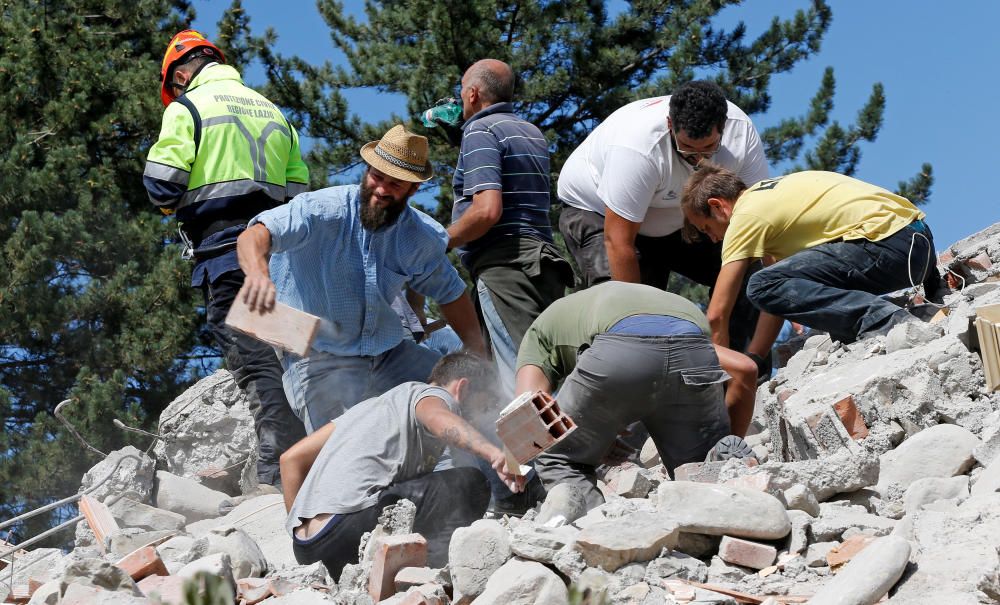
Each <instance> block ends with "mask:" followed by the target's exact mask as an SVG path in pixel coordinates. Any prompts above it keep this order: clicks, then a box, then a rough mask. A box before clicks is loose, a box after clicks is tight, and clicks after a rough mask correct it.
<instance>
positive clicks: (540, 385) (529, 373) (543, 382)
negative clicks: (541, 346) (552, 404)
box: [515, 364, 552, 395]
mask: <svg viewBox="0 0 1000 605" xmlns="http://www.w3.org/2000/svg"><path fill="white" fill-rule="evenodd" d="M515 380H516V382H517V386H516V387H515V392H516V393H517V394H518V395H520V394H521V393H534V392H535V391H544V392H545V393H549V394H551V393H552V383H551V382H549V379H548V377H546V376H545V372H543V371H542V368H540V367H538V366H536V365H531V364H527V365H523V366H521V367H520V368H518V369H517V377H516V378H515Z"/></svg>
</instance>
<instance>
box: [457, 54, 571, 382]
mask: <svg viewBox="0 0 1000 605" xmlns="http://www.w3.org/2000/svg"><path fill="white" fill-rule="evenodd" d="M461 95H462V115H463V117H464V118H465V120H466V122H465V125H464V126H463V128H462V130H463V136H462V148H461V151H460V152H459V156H458V165H457V166H456V168H455V178H454V181H453V183H452V185H453V189H454V192H455V203H454V206H453V209H452V224H451V226H450V227H448V236H449V240H450V246H451V247H452V248H456V249H457V250H458V255H459V258H461V259H462V264H463V265H465V267H466V268H467V269H468V270H469V273H470V275H471V276H472V279H473V281H474V282H475V284H476V288H477V290H478V294H479V303H480V306H481V308H482V315H481V317H482V319H483V322H484V323H485V325H486V328H487V330H488V332H489V335H490V341H491V344H492V348H493V356H494V358H495V359H496V362H497V366H498V370H499V372H500V380H501V384H502V387H503V388H504V389H505V391H506V393H507V394H510V395H513V389H514V370H515V367H514V366H515V363H516V361H517V350H518V348H519V347H520V346H521V339H522V338H524V334H525V332H527V331H528V327H530V326H531V322H532V321H534V320H535V318H536V317H538V315H539V314H540V313H541V312H542V311H543V310H545V308H546V307H548V306H549V304H550V303H552V301H554V300H556V299H558V298H560V297H561V296H562V295H563V293H564V292H565V288H566V286H571V285H572V283H573V281H572V280H573V270H572V268H571V267H570V265H569V263H568V262H567V261H566V260H565V259H563V258H562V257H561V256H560V254H559V251H558V250H557V249H556V248H555V246H554V245H553V243H552V224H551V223H550V222H549V189H550V186H551V184H550V181H549V149H548V142H547V141H546V140H545V136H544V135H542V132H541V131H540V130H539V129H538V128H537V127H536V126H534V125H533V124H530V123H528V122H526V121H524V120H522V119H521V118H519V117H518V116H516V115H514V106H513V105H512V103H511V99H512V98H513V95H514V72H513V71H512V70H511V68H510V66H509V65H507V64H506V63H504V62H503V61H497V60H495V59H483V60H481V61H477V62H476V63H475V64H473V65H472V67H470V68H469V69H468V70H466V72H465V75H464V76H462V93H461Z"/></svg>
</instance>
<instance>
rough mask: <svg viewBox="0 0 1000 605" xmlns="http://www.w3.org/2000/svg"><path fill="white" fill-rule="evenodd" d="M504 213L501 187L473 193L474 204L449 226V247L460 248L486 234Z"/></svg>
mask: <svg viewBox="0 0 1000 605" xmlns="http://www.w3.org/2000/svg"><path fill="white" fill-rule="evenodd" d="M502 213H503V194H502V193H501V192H500V190H499V189H487V190H486V191H480V192H478V193H475V194H473V196H472V204H471V205H470V206H469V208H468V209H467V210H466V211H465V214H463V215H462V216H461V218H459V219H458V220H457V221H455V222H454V223H452V224H451V225H450V226H449V227H448V247H449V248H458V247H459V246H464V245H465V244H467V243H469V242H472V241H475V240H477V239H479V238H481V237H482V236H484V235H486V232H487V231H489V230H490V227H492V226H493V225H495V224H496V223H497V221H499V220H500V215H501V214H502Z"/></svg>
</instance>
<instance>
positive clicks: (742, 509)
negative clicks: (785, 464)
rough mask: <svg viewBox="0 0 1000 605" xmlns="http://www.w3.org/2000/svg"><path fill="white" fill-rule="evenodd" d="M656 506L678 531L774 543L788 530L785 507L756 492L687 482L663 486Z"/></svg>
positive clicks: (658, 494) (786, 533) (789, 526)
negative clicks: (675, 525)
mask: <svg viewBox="0 0 1000 605" xmlns="http://www.w3.org/2000/svg"><path fill="white" fill-rule="evenodd" d="M656 501H657V507H658V509H659V510H660V512H661V513H663V514H664V515H665V516H666V518H667V519H669V520H671V521H673V522H675V523H677V525H678V527H679V528H680V530H681V531H684V532H689V533H703V534H709V535H715V536H723V535H729V536H736V537H741V538H759V539H763V540H776V539H779V538H784V537H785V536H787V535H788V532H789V531H790V530H791V522H790V521H789V520H788V514H787V513H786V512H785V507H784V506H782V505H781V502H779V501H778V500H777V499H776V498H775V497H773V496H771V495H769V494H766V493H762V492H759V491H754V490H749V489H745V488H738V487H732V486H726V485H711V484H705V483H693V482H689V481H672V482H670V483H664V484H663V485H661V486H660V487H659V489H658V490H657V492H656Z"/></svg>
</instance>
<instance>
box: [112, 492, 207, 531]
mask: <svg viewBox="0 0 1000 605" xmlns="http://www.w3.org/2000/svg"><path fill="white" fill-rule="evenodd" d="M108 508H110V509H111V514H112V515H113V516H114V518H115V521H117V522H118V525H119V526H120V527H134V528H138V529H145V530H148V531H157V530H180V529H182V528H183V527H184V526H185V525H187V518H186V517H185V516H184V515H181V514H178V513H175V512H171V511H169V510H163V509H161V508H156V507H155V506H149V505H148V504H143V503H142V502H137V501H135V500H133V499H131V498H122V499H121V500H119V501H117V502H115V503H114V504H112V505H111V506H110V507H108Z"/></svg>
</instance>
